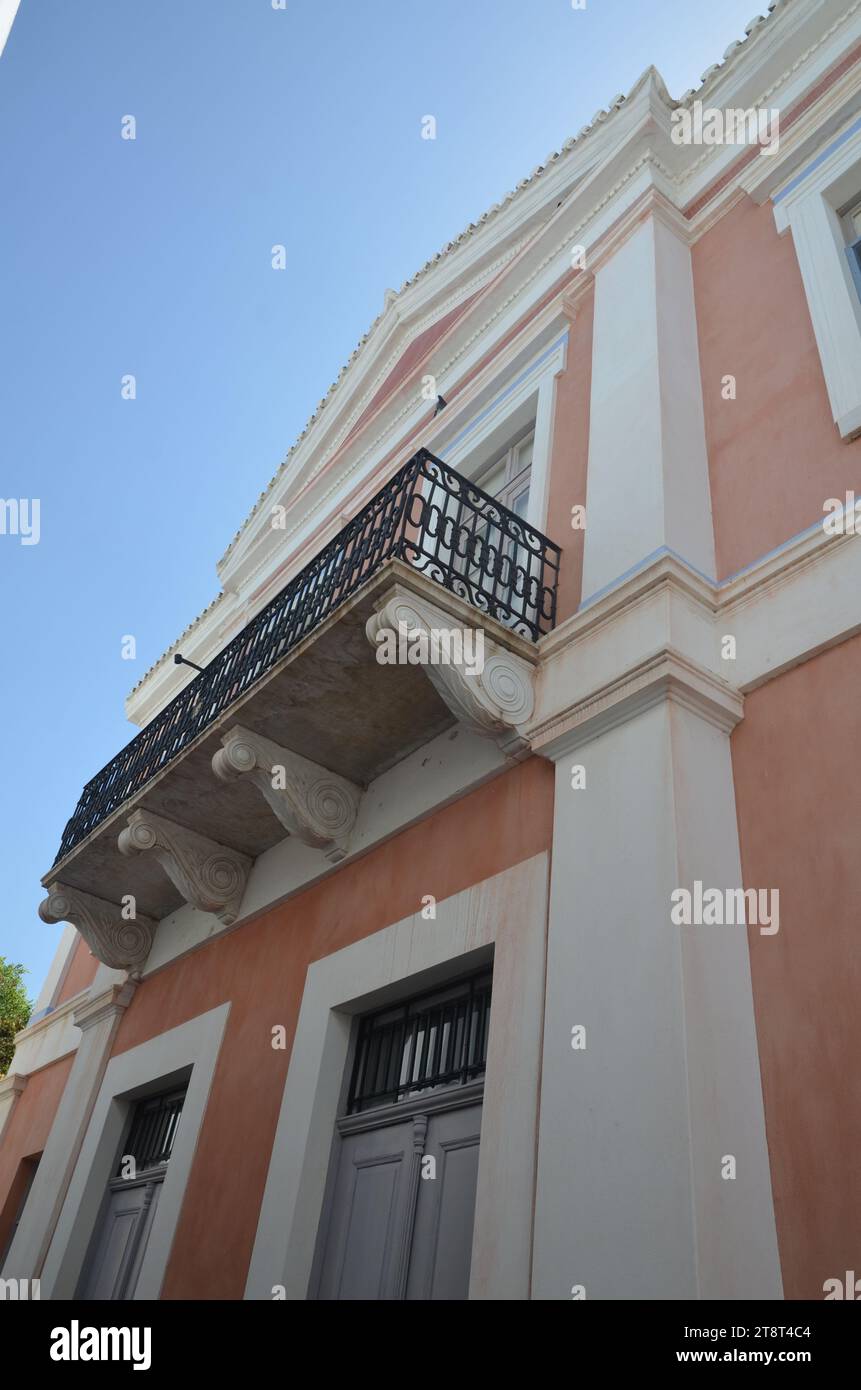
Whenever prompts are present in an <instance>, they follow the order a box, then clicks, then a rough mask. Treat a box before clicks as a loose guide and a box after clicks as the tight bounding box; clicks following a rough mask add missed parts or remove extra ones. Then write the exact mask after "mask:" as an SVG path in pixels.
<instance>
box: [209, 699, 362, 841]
mask: <svg viewBox="0 0 861 1390" xmlns="http://www.w3.org/2000/svg"><path fill="white" fill-rule="evenodd" d="M221 742H222V743H223V744H224V747H223V748H219V750H218V752H217V753H215V755H214V756H213V759H212V770H213V772H214V773H215V775H216V777H218V778H219V779H220V781H222V782H234V781H236V779H237V778H238V777H246V778H247V779H248V781H250V782H252V783H253V784H254V786H255V787H257V789H258V791H260V792H261V793H262V795H263V796H264V797H265V799H266V801H267V802H268V804H269V806H270V807H271V808H272V810H273V811H274V813H275V815H276V816H277V817H278V820H279V821H280V822H281V824H282V825H283V826H284V828H285V830H288V831H289V832H290V834H291V835H295V836H296V838H297V839H299V840H301V841H302V843H303V844H306V845H310V846H311V848H312V849H320V850H322V851H323V853H324V854H325V856H326V858H327V859H328V860H329V861H330V863H332V864H337V863H338V862H339V860H341V859H343V858H344V856H345V855H346V853H347V840H348V838H349V835H350V832H351V830H352V829H353V826H354V825H355V823H356V815H357V813H358V809H359V802H360V801H361V799H362V794H363V793H362V789H361V787H357V786H356V784H355V783H354V782H349V781H348V780H347V779H346V778H345V777H339V776H338V775H337V773H334V772H329V770H328V769H327V768H325V767H321V766H320V765H319V763H315V762H312V761H311V760H310V758H303V757H302V756H301V755H300V754H299V753H293V752H291V751H290V750H289V749H287V748H282V747H281V746H280V745H279V744H277V743H274V742H273V741H272V740H271V739H268V738H264V737H263V736H262V735H261V734H255V733H253V732H252V731H251V730H250V729H243V728H242V727H241V726H240V725H237V726H236V727H235V728H233V729H231V730H230V732H229V733H226V734H224V735H222V739H221ZM276 769H279V770H283V778H279V780H283V781H284V782H285V783H286V785H285V786H284V787H279V786H276V785H275V782H274V778H275V776H276Z"/></svg>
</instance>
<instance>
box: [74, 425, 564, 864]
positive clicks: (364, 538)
mask: <svg viewBox="0 0 861 1390" xmlns="http://www.w3.org/2000/svg"><path fill="white" fill-rule="evenodd" d="M559 556H560V551H559V547H558V546H556V545H554V544H553V542H552V541H550V540H548V539H547V537H546V536H543V535H542V534H541V532H540V531H536V530H535V529H534V527H532V526H528V525H527V524H526V522H524V521H523V520H521V518H520V517H518V516H515V514H514V513H513V512H511V511H509V510H508V509H507V508H506V507H503V506H502V505H501V504H500V503H499V502H497V501H496V499H495V498H493V497H491V496H490V494H489V493H486V492H484V491H482V489H481V488H480V487H476V485H475V484H474V483H471V482H469V481H468V480H467V479H466V478H463V477H461V475H460V474H459V473H457V472H455V470H454V469H453V468H449V467H448V465H447V464H445V463H443V462H442V460H441V459H438V458H435V457H434V455H433V454H431V453H429V452H428V451H427V450H426V449H422V450H420V451H419V453H417V454H416V455H415V457H414V458H412V459H410V461H409V462H408V463H406V464H405V465H404V466H403V468H401V469H400V470H399V472H397V473H396V474H395V476H394V477H393V478H392V479H391V481H390V482H388V483H387V484H386V486H385V487H384V488H382V489H381V490H380V491H379V492H378V493H377V495H376V497H374V498H373V499H372V500H371V501H370V502H369V503H368V505H367V506H366V507H365V508H364V509H363V510H362V511H361V512H360V513H359V514H358V516H356V517H354V519H353V520H352V521H350V522H348V524H347V525H346V526H345V527H344V529H343V530H342V531H340V532H339V533H338V535H337V536H335V537H334V538H333V539H332V540H331V541H330V542H329V544H328V545H326V546H325V547H324V548H323V550H321V551H320V553H319V554H318V555H316V556H315V557H314V559H313V560H311V561H310V562H309V564H307V565H306V566H305V568H304V569H302V570H300V572H299V573H298V574H297V575H295V576H294V577H293V579H291V580H290V582H289V584H287V585H286V586H285V587H284V588H283V589H282V590H281V592H280V593H279V594H277V595H276V597H275V598H274V599H272V600H270V602H269V603H268V604H267V605H266V607H265V608H262V609H261V610H260V612H259V613H258V614H257V615H256V616H255V617H254V618H252V620H251V622H250V623H248V625H247V626H246V627H244V628H243V629H242V631H241V632H239V633H237V635H236V636H235V637H234V638H233V639H232V640H231V641H230V642H228V644H227V646H226V647H224V648H223V650H222V651H220V652H219V654H218V656H216V657H214V658H213V660H212V661H211V662H210V663H209V665H208V666H207V667H206V668H205V669H204V670H203V671H202V672H201V674H200V675H199V676H196V677H195V679H194V680H193V681H191V682H190V683H189V684H188V685H187V686H185V687H184V689H183V690H181V691H180V693H179V694H178V695H177V696H176V697H175V698H174V699H173V700H171V702H170V704H169V705H167V706H165V708H164V709H163V710H162V711H161V713H160V714H158V715H156V717H155V719H153V720H152V721H151V722H150V723H149V724H148V725H147V726H146V728H145V729H143V730H142V731H141V732H140V733H139V734H137V735H136V737H135V738H133V739H132V741H131V743H128V744H127V745H126V747H125V748H123V749H122V751H121V752H120V753H118V754H117V755H116V757H115V758H112V759H111V761H110V762H109V763H108V765H107V766H106V767H104V768H102V771H101V772H99V773H98V774H97V775H96V776H95V777H94V778H92V780H91V781H89V782H88V783H87V785H86V786H85V787H84V790H83V792H82V794H81V799H80V801H79V802H78V805H77V807H76V808H75V812H74V815H73V816H72V818H71V819H70V820H69V822H68V824H67V825H66V828H65V830H64V832H63V839H62V843H61V845H60V849H59V852H58V854H57V858H56V860H55V861H54V862H55V863H57V862H58V861H59V860H60V859H63V858H64V857H65V856H66V855H67V854H68V853H69V852H70V850H72V849H74V847H75V846H76V845H77V844H79V843H80V842H81V840H83V839H85V838H86V836H87V835H89V834H90V832H91V831H92V830H95V829H96V827H97V826H99V825H100V824H101V823H102V821H104V820H106V819H107V818H108V816H110V815H111V814H112V812H114V811H115V810H116V809H117V807H118V806H121V805H122V804H123V802H124V801H127V800H128V799H129V797H131V796H134V795H135V794H136V793H137V792H139V791H140V790H141V788H142V787H144V786H146V784H147V783H148V782H149V781H151V779H152V778H153V777H155V776H156V774H157V773H159V772H160V771H161V770H162V769H163V768H164V767H165V766H166V765H167V764H168V763H170V762H171V761H172V760H173V759H174V758H175V757H177V756H178V754H180V753H181V752H182V751H183V749H184V748H186V747H187V746H188V745H189V744H190V743H192V742H193V740H194V739H196V738H197V737H198V735H199V734H201V733H202V732H203V731H204V730H205V729H206V728H208V726H209V725H211V724H213V723H214V722H215V720H216V719H218V718H219V716H220V715H222V714H223V713H224V711H225V710H226V709H228V708H229V707H230V705H232V704H233V703H234V702H235V701H236V700H238V699H239V697H240V696H241V695H243V694H245V692H246V691H247V690H248V689H249V687H250V686H252V685H254V683H255V682H256V681H258V680H260V678H261V677H262V676H264V675H266V674H267V672H269V671H271V670H272V668H273V667H274V666H275V664H276V663H277V662H278V661H280V659H281V658H282V657H283V656H285V655H286V653H287V652H289V651H290V650H291V649H292V648H293V647H295V646H296V645H297V644H298V643H299V642H301V641H302V639H303V638H305V637H307V636H308V634H309V633H311V632H313V631H314V629H315V628H316V627H318V626H319V625H320V623H322V622H323V620H324V619H325V618H327V617H328V615H329V614H330V613H332V612H333V611H334V610H335V609H336V608H337V607H338V606H339V605H340V604H342V603H344V602H345V600H346V599H348V598H350V597H351V596H352V595H353V594H354V593H355V592H356V591H357V590H358V589H359V588H361V586H362V585H363V584H364V583H366V582H367V580H369V579H370V578H371V577H372V576H373V575H374V574H375V573H376V572H377V571H378V570H379V569H381V567H382V566H383V565H384V564H385V563H386V561H387V560H391V559H400V560H403V561H405V562H406V563H407V564H409V565H411V566H413V567H414V568H415V569H417V570H419V571H420V572H421V573H422V574H425V575H427V576H428V577H429V578H431V579H433V580H434V581H436V583H438V584H441V585H442V586H443V588H446V589H449V590H450V591H451V592H452V593H454V594H457V595H459V596H460V597H461V598H464V599H466V600H467V601H468V602H469V603H471V604H472V605H473V607H475V608H476V609H478V610H479V611H480V612H481V613H484V614H487V615H488V616H490V617H492V618H497V619H498V620H499V621H501V622H502V623H504V624H505V625H506V626H507V627H509V628H511V629H512V630H513V631H516V632H519V633H520V634H521V635H523V636H526V637H529V638H531V639H532V640H533V641H535V640H537V639H538V638H539V637H540V636H541V634H542V633H544V632H549V631H550V630H551V628H552V627H553V624H554V622H555V619H556V587H557V581H558V576H559Z"/></svg>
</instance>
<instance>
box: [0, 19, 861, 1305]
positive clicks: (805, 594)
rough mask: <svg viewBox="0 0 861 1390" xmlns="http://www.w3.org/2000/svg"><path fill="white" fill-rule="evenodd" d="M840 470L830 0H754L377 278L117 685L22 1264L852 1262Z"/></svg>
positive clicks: (13, 1091) (855, 124) (842, 1267)
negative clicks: (125, 682)
mask: <svg viewBox="0 0 861 1390" xmlns="http://www.w3.org/2000/svg"><path fill="white" fill-rule="evenodd" d="M751 112H753V113H754V117H755V116H756V114H757V113H760V112H767V113H768V122H767V125H763V124H762V123H761V122H760V123H757V120H756V119H753V120H752V121H749V122H745V121H744V120H743V119H741V118H742V117H743V116H744V115H745V113H751ZM766 131H767V136H768V138H767V139H766V138H764V132H766ZM745 132H746V134H745ZM718 137H720V138H718ZM736 137H741V138H736ZM853 490H854V491H853ZM855 491H857V493H858V495H859V497H861V5H859V4H858V3H857V0H855V2H854V3H850V2H849V0H814V2H811V0H778V3H776V4H773V5H771V6H770V7H769V14H768V15H767V16H765V17H764V18H761V19H757V20H755V21H754V22H752V24H751V25H750V26H749V27H748V31H747V33H746V35H745V37H744V38H743V39H742V40H741V41H740V42H738V43H736V44H733V45H732V46H731V48H730V49H728V50H727V52H726V54H725V55H724V58H723V59H722V60H721V61H720V62H719V63H716V64H715V65H714V67H712V68H710V69H709V71H708V72H707V73H706V74H705V75H704V78H703V82H702V85H701V86H700V87H699V88H698V89H697V90H696V91H691V92H689V93H686V94H685V95H684V96H683V97H682V98H681V100H675V99H673V98H671V97H670V96H669V94H668V92H667V91H666V89H665V86H664V84H663V82H662V80H661V77H660V76H659V74H658V73H657V72H656V71H655V70H654V69H649V70H648V71H647V72H646V73H644V75H643V76H642V78H641V79H640V80H639V82H638V83H637V84H636V86H635V87H634V88H633V90H632V91H631V92H630V93H629V94H628V95H627V96H626V97H619V98H618V99H616V100H615V101H614V102H613V103H611V105H610V107H609V108H608V109H607V110H605V111H602V112H600V113H599V114H598V116H596V118H595V120H594V121H593V122H592V124H591V125H590V126H588V127H587V128H586V129H584V130H583V131H582V132H581V133H580V134H579V135H578V136H577V137H576V139H572V140H570V141H569V142H568V143H567V144H566V145H565V146H564V147H563V149H561V150H560V151H559V152H558V153H557V154H555V155H553V156H552V157H551V158H550V159H549V160H548V161H547V162H546V164H545V165H543V166H541V167H540V168H538V169H536V170H535V171H534V173H533V174H532V175H531V176H530V177H529V178H527V179H525V180H524V181H523V183H521V184H520V185H519V186H518V188H517V189H516V190H515V191H514V192H513V193H512V194H510V195H509V196H508V197H507V198H506V199H505V200H504V201H503V202H502V203H500V204H499V205H497V206H496V207H494V208H493V209H491V210H490V211H489V212H488V213H487V214H486V216H485V217H483V218H482V219H481V220H480V221H479V222H478V223H477V224H475V225H474V226H471V227H470V228H469V229H468V230H467V231H466V232H464V233H463V234H462V235H461V236H460V237H458V238H457V240H455V241H454V242H452V243H451V244H450V245H449V246H447V247H446V248H445V249H444V250H443V251H442V252H441V253H440V254H439V255H438V256H436V257H435V258H434V259H433V260H432V261H431V262H430V263H429V264H428V265H426V266H425V267H424V268H423V269H422V270H421V271H419V272H418V274H416V275H415V276H414V277H413V278H412V279H411V280H409V281H408V282H407V283H406V284H405V285H404V286H403V287H402V288H401V289H400V290H399V291H398V292H397V293H395V292H392V291H389V292H387V294H386V297H385V307H384V309H383V312H382V313H381V314H380V316H379V318H378V319H377V320H376V322H375V323H374V324H373V326H372V327H371V329H370V331H369V332H368V334H367V335H366V337H365V338H364V339H363V341H362V342H361V343H360V344H359V346H358V348H357V349H356V351H355V352H354V353H353V355H352V357H351V358H350V360H349V362H348V363H347V365H346V366H345V367H344V369H343V371H342V372H341V375H340V376H339V378H338V380H337V382H336V383H335V384H334V385H333V387H332V388H331V390H330V391H329V393H328V395H327V396H326V398H325V399H324V401H323V402H321V404H320V406H319V408H318V410H317V412H316V414H315V415H314V416H313V417H312V419H311V420H310V422H309V424H308V426H307V427H306V429H305V431H304V432H303V434H302V435H301V437H300V438H299V440H298V441H297V442H296V444H295V445H294V446H293V448H292V449H291V451H290V453H289V454H288V456H287V458H286V460H285V462H284V464H283V465H282V466H281V468H280V469H279V471H278V473H277V474H276V476H275V477H274V478H273V479H272V481H271V482H270V483H269V485H268V487H267V488H266V489H265V491H264V492H263V493H262V494H261V497H260V500H259V502H258V503H257V505H256V506H255V508H254V510H253V511H252V513H251V515H250V516H249V517H247V518H246V520H245V521H244V522H243V523H242V525H241V527H240V529H239V530H238V532H237V533H236V536H235V538H234V540H233V542H232V543H231V545H230V546H229V548H228V549H227V551H226V553H225V554H224V555H223V556H222V558H221V560H220V561H219V563H218V579H219V585H220V592H219V594H218V597H217V598H216V599H215V600H214V602H213V603H212V604H211V605H210V606H209V607H208V608H207V609H206V611H205V612H204V613H203V614H202V615H201V616H200V617H199V618H197V619H196V620H195V621H194V622H193V623H192V624H191V626H190V627H188V628H186V630H185V631H184V632H183V633H182V635H181V637H180V638H179V639H178V640H177V642H176V644H175V645H174V647H173V648H171V649H170V650H169V651H168V652H166V653H165V655H164V656H163V657H162V658H161V659H160V660H159V661H158V662H157V663H156V665H155V666H154V667H153V668H152V669H151V670H150V671H149V672H148V673H147V674H146V676H145V677H144V678H143V680H142V681H141V682H140V683H139V684H138V686H137V687H136V688H135V689H134V691H133V692H132V693H131V695H130V697H129V700H128V706H127V708H128V714H129V717H130V718H131V720H132V721H133V722H134V723H135V724H137V725H139V726H140V732H139V733H137V734H136V736H135V737H134V738H133V739H132V741H131V742H130V743H129V744H128V745H127V747H126V748H124V749H122V750H120V751H119V752H118V753H117V755H116V757H115V758H114V759H113V760H112V761H111V763H110V764H109V765H108V766H107V767H106V768H104V769H103V770H102V771H101V772H99V773H97V775H96V776H94V777H93V779H92V780H91V781H90V782H89V783H88V784H87V786H86V787H85V788H84V790H83V792H82V795H81V798H80V801H79V803H78V806H77V807H76V808H71V807H70V808H68V809H69V811H70V812H71V815H70V818H69V820H68V823H67V825H66V827H65V831H64V832H63V835H62V841H61V845H60V849H59V852H58V853H57V856H56V859H55V861H54V863H53V866H52V867H51V868H50V869H48V871H47V873H46V874H45V877H44V879H43V884H44V901H43V902H42V904H41V907H40V909H39V911H40V916H41V917H42V919H43V920H44V921H46V922H50V923H54V922H65V923H67V924H68V925H67V926H66V929H65V931H64V933H63V936H62V939H61V943H60V947H59V950H58V952H57V956H56V959H55V961H54V964H53V966H52V969H51V972H50V974H49V977H48V979H47V980H46V982H45V985H44V988H43V990H42V994H41V996H40V998H39V1000H38V1003H37V1007H36V1011H35V1013H34V1017H33V1019H32V1021H31V1023H30V1024H29V1026H28V1027H27V1028H26V1029H24V1031H23V1032H22V1033H21V1034H20V1035H19V1037H18V1039H17V1050H16V1053H15V1058H14V1061H13V1064H12V1068H11V1070H10V1073H9V1075H8V1076H7V1077H5V1078H4V1079H2V1080H0V1256H2V1260H3V1271H2V1272H3V1276H4V1278H6V1279H11V1280H15V1279H28V1280H30V1279H38V1280H39V1281H40V1292H41V1297H42V1298H55V1299H70V1298H80V1299H101V1298H114V1299H132V1298H134V1299H153V1298H162V1299H243V1298H246V1299H266V1300H268V1299H273V1298H281V1297H284V1298H288V1299H331V1300H337V1299H410V1300H425V1299H452V1298H455V1299H464V1298H473V1299H503V1300H526V1299H532V1298H534V1299H566V1300H567V1299H571V1298H581V1297H586V1298H587V1299H676V1298H681V1299H690V1300H696V1299H711V1298H716V1299H728V1300H732V1299H738V1300H748V1299H760V1298H762V1299H780V1298H787V1299H801V1298H822V1297H824V1296H825V1294H824V1289H825V1288H826V1287H827V1281H829V1280H831V1279H839V1280H843V1279H844V1276H845V1271H847V1270H853V1269H856V1268H861V1265H859V1260H861V1178H860V1177H859V1168H858V1163H857V1155H858V1151H859V1141H861V1121H859V1102H861V1097H859V1092H858V1082H857V1076H856V1071H857V1068H856V1066H855V1059H856V1058H857V1056H858V1053H859V1047H861V1013H859V1010H858V1006H857V1000H858V996H859V985H861V979H859V974H861V964H859V961H860V960H861V953H859V927H858V903H859V895H861V868H859V857H858V853H857V836H858V826H859V821H861V781H859V778H858V776H857V774H856V772H855V769H854V766H853V763H854V759H853V749H854V747H855V745H856V743H857V739H858V733H859V718H858V713H857V711H858V700H857V690H858V680H856V677H857V678H859V679H861V635H859V634H861V600H859V593H861V543H859V541H858V538H857V535H856V533H855V526H854V520H855V513H854V496H855ZM859 524H861V520H859ZM177 657H181V658H182V660H181V661H177V660H176V658H177ZM189 663H192V664H191V665H190V664H189ZM195 668H198V669H195ZM59 830H60V826H59V825H58V831H59ZM52 848H53V847H49V846H46V864H47V860H48V859H49V857H50V854H49V851H50V850H51V849H52ZM35 929H38V927H36V928H35Z"/></svg>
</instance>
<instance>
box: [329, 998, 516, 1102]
mask: <svg viewBox="0 0 861 1390" xmlns="http://www.w3.org/2000/svg"><path fill="white" fill-rule="evenodd" d="M490 993H491V975H490V973H489V972H487V971H483V972H482V973H481V974H480V975H473V976H471V977H470V978H469V979H467V980H462V981H461V982H459V983H458V984H456V985H451V986H449V987H448V988H446V989H442V990H436V991H434V992H433V993H432V994H422V995H419V996H417V997H416V998H415V999H411V1000H409V1002H408V1003H406V1004H403V1005H401V1006H400V1007H398V1008H394V1009H383V1010H380V1011H379V1012H377V1013H373V1014H369V1015H368V1016H367V1017H366V1018H363V1019H362V1021H361V1023H360V1025H359V1036H358V1040H357V1045H356V1059H355V1062H354V1065H353V1075H352V1080H351V1084H350V1094H349V1099H348V1102H347V1109H348V1112H349V1113H350V1114H355V1113H356V1112H357V1111H360V1110H368V1109H371V1108H372V1107H374V1106H379V1105H396V1104H397V1103H398V1102H399V1101H403V1100H409V1099H411V1098H412V1097H414V1096H416V1095H417V1094H419V1093H421V1092H423V1091H427V1090H431V1089H434V1088H436V1087H441V1086H458V1085H460V1086H463V1085H466V1083H467V1082H469V1081H475V1080H477V1079H478V1077H480V1076H483V1074H484V1070H485V1066H486V1062H487V1034H488V1028H489V1025H490Z"/></svg>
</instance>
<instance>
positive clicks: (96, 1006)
mask: <svg viewBox="0 0 861 1390" xmlns="http://www.w3.org/2000/svg"><path fill="white" fill-rule="evenodd" d="M137 987H138V982H137V980H134V979H129V980H126V981H125V982H124V983H123V984H120V985H111V987H110V988H109V989H106V990H105V992H104V994H98V995H97V996H96V998H95V999H88V1000H87V1001H86V1003H84V1004H81V1005H80V1006H79V1007H78V1008H77V1009H76V1010H75V1014H74V1024H75V1027H76V1028H80V1030H81V1032H82V1033H86V1031H87V1029H88V1028H95V1027H96V1026H97V1024H99V1023H104V1021H105V1019H108V1018H117V1017H118V1016H119V1015H120V1014H122V1013H124V1012H125V1010H126V1009H127V1008H128V1006H129V1004H130V1003H131V1002H132V999H133V998H134V993H135V990H136V989H137Z"/></svg>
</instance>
